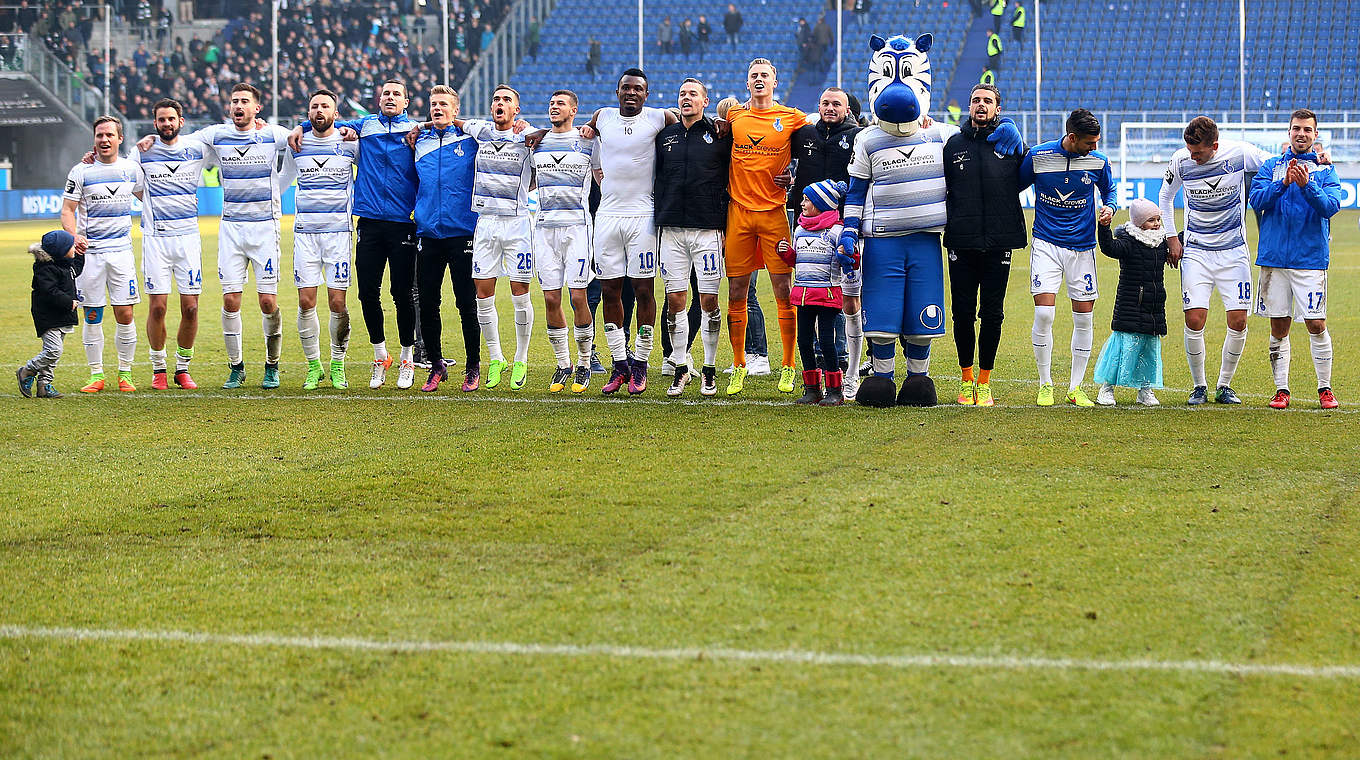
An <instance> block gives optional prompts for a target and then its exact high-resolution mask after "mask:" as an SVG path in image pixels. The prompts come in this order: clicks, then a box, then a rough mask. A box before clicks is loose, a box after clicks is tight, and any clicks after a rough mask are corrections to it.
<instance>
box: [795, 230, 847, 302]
mask: <svg viewBox="0 0 1360 760" xmlns="http://www.w3.org/2000/svg"><path fill="white" fill-rule="evenodd" d="M842 229H844V228H843V227H842V226H841V225H839V224H833V225H832V226H830V227H828V228H827V229H824V230H805V229H803V228H802V227H794V228H793V250H794V255H795V256H796V257H797V258H796V259H795V264H794V266H793V284H794V286H795V287H803V288H829V287H831V286H833V285H839V284H840V279H839V275H840V271H841V268H840V264H839V263H837V261H836V247H837V246H838V245H840V237H841V230H842Z"/></svg>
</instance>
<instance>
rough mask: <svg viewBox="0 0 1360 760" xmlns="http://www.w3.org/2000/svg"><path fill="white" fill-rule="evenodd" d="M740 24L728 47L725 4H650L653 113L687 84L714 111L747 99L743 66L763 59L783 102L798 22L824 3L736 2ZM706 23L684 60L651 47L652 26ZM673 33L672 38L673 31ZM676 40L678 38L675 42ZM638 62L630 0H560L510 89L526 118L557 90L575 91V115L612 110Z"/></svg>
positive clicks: (711, 0)
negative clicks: (727, 101)
mask: <svg viewBox="0 0 1360 760" xmlns="http://www.w3.org/2000/svg"><path fill="white" fill-rule="evenodd" d="M736 5H737V9H738V10H739V11H740V12H741V14H742V20H743V25H742V28H741V32H740V40H741V41H740V44H738V45H736V46H731V45H728V44H727V40H726V35H725V34H724V32H723V16H724V14H725V13H726V12H727V3H725V2H721V1H720V0H675V1H674V2H666V3H658V2H655V1H653V2H652V3H650V4H649V5H648V9H647V15H645V16H644V19H643V20H644V28H645V31H646V34H645V41H646V54H645V58H644V63H645V65H644V67H643V68H644V69H645V70H646V72H647V77H648V80H649V82H650V84H651V91H652V93H653V94H652V96H651V98H650V99H649V100H648V101H647V102H648V105H652V106H670V105H673V104H674V100H675V98H674V94H675V92H676V91H677V90H679V87H680V83H681V82H682V81H684V79H685V78H686V77H691V76H692V77H695V78H697V79H699V80H701V81H703V82H704V83H705V84H706V85H707V86H708V90H709V96H710V98H711V99H712V101H713V103H714V104H715V105H716V103H717V102H718V100H719V99H721V98H723V97H725V96H727V95H736V96H738V97H740V98H742V99H745V97H746V86H745V80H746V64H747V63H748V62H750V60H751V59H752V58H753V57H756V56H764V57H765V58H769V59H770V60H771V61H773V62H774V64H775V66H776V67H777V68H778V70H779V79H780V87H779V92H778V93H777V96H778V97H781V98H786V97H787V96H788V93H789V90H790V87H791V86H792V85H793V84H794V74H795V72H796V71H797V69H798V62H799V47H798V37H797V31H798V25H797V22H798V18H799V17H806V18H811V19H816V17H817V14H818V13H819V12H820V11H821V8H822V7H823V6H824V3H822V2H818V1H817V0H797V1H796V2H766V3H759V4H757V3H750V2H738V3H736ZM701 15H702V16H704V17H705V19H706V20H707V21H708V24H709V26H710V27H711V28H712V33H711V36H710V38H709V41H708V44H707V45H706V46H702V47H701V46H697V45H696V47H695V48H694V49H693V50H692V52H691V53H690V54H689V55H684V54H683V53H681V52H680V45H679V43H678V41H677V42H676V44H675V45H674V48H673V51H672V52H671V53H669V54H667V53H663V52H660V51H659V50H658V46H657V26H658V24H660V23H662V22H663V20H664V19H665V18H666V17H667V16H669V17H670V18H671V19H672V25H673V26H674V27H675V28H676V29H677V30H678V29H679V28H680V26H681V25H682V24H683V22H684V20H686V19H689V20H691V22H692V26H695V27H697V25H698V23H699V17H700V16H701ZM677 34H678V31H677ZM592 39H594V40H598V41H599V42H600V47H601V54H602V55H601V64H600V67H599V71H598V72H597V75H596V76H595V77H593V78H592V77H590V76H588V75H587V73H586V56H587V53H588V51H589V48H590V41H591V40H592ZM677 39H678V38H677ZM636 63H637V3H636V2H635V0H561V2H559V3H558V4H557V6H556V7H555V8H554V9H553V13H552V15H551V16H549V17H548V18H547V19H546V23H545V24H544V25H543V33H542V49H541V50H540V52H539V55H538V58H537V60H534V59H528V60H525V61H522V62H521V63H520V66H519V68H518V69H516V71H515V75H514V78H513V79H512V82H511V83H512V84H513V85H514V86H515V87H516V89H518V90H519V91H520V93H521V94H522V101H523V103H524V110H525V112H526V113H541V112H542V111H543V110H545V109H546V106H547V102H548V97H549V96H550V95H551V94H552V91H553V90H555V89H558V88H560V87H564V86H565V87H569V88H571V89H573V90H575V92H576V94H577V95H578V96H579V97H580V100H581V112H582V113H589V112H590V111H591V110H593V109H595V108H600V107H602V106H609V105H617V101H616V99H615V97H614V83H615V79H616V78H617V77H618V75H619V73H620V72H621V71H623V70H624V69H626V68H628V67H629V66H633V65H636Z"/></svg>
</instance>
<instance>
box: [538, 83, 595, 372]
mask: <svg viewBox="0 0 1360 760" xmlns="http://www.w3.org/2000/svg"><path fill="white" fill-rule="evenodd" d="M577 108H578V100H577V98H576V93H574V92H572V91H571V90H558V91H556V92H554V93H553V94H552V96H551V97H550V98H549V100H548V121H549V123H550V124H551V125H552V127H551V129H550V130H549V131H548V133H547V134H545V135H543V136H542V139H541V140H540V141H539V143H538V145H537V147H535V148H534V152H533V164H534V178H535V182H536V184H537V185H538V218H537V220H536V221H535V224H534V260H535V261H536V262H537V266H538V282H539V284H540V285H541V286H542V288H543V308H544V310H545V311H546V317H547V322H548V342H549V343H550V344H551V345H552V350H553V354H554V356H555V357H556V358H557V368H556V369H555V370H554V371H553V376H552V380H551V381H550V382H549V384H548V390H549V392H552V393H559V392H561V391H562V389H564V388H566V387H567V381H569V380H570V381H571V391H572V393H584V392H585V390H586V389H587V388H589V387H590V353H591V346H592V345H593V344H594V341H595V323H594V321H593V320H592V319H591V314H590V304H589V303H588V299H587V296H586V288H587V286H589V285H590V281H591V280H593V279H594V278H595V267H594V257H593V256H592V255H591V250H590V174H591V168H590V167H591V160H592V157H593V155H594V146H593V145H592V143H591V141H589V140H586V139H584V138H583V137H581V136H580V134H579V133H578V132H577V130H576V125H575V123H574V121H575V119H576V112H577ZM563 286H566V288H567V290H568V293H569V296H568V297H569V299H570V300H571V310H572V314H573V316H574V319H573V322H572V327H573V330H574V339H575V342H576V360H575V363H574V364H573V361H572V357H571V348H570V346H569V345H568V342H567V317H566V313H565V312H564V311H563V309H562V287H563Z"/></svg>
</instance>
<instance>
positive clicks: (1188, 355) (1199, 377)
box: [1185, 327, 1207, 388]
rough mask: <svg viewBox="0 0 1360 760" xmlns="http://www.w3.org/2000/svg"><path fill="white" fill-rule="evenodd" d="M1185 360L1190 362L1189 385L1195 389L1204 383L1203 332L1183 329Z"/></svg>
mask: <svg viewBox="0 0 1360 760" xmlns="http://www.w3.org/2000/svg"><path fill="white" fill-rule="evenodd" d="M1185 359H1186V361H1188V362H1190V384H1191V385H1193V386H1195V387H1196V388H1198V387H1200V386H1201V385H1207V383H1205V381H1204V331H1203V330H1191V329H1190V328H1188V327H1187V328H1185Z"/></svg>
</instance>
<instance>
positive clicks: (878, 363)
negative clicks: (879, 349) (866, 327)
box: [869, 338, 897, 375]
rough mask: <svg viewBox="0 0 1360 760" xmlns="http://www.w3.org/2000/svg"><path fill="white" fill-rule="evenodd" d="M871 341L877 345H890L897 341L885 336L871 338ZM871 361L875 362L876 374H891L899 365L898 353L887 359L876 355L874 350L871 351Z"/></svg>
mask: <svg viewBox="0 0 1360 760" xmlns="http://www.w3.org/2000/svg"><path fill="white" fill-rule="evenodd" d="M869 342H870V343H872V344H874V345H875V346H884V345H888V346H890V345H892V344H893V343H895V342H896V341H893V340H889V339H884V338H870V339H869ZM869 361H870V362H872V363H873V366H874V374H875V375H878V374H884V375H891V374H892V373H893V370H894V369H896V365H897V357H896V355H894V356H889V357H888V358H886V359H881V358H879V357H878V356H877V355H875V354H874V353H873V352H872V351H870V352H869Z"/></svg>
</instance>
